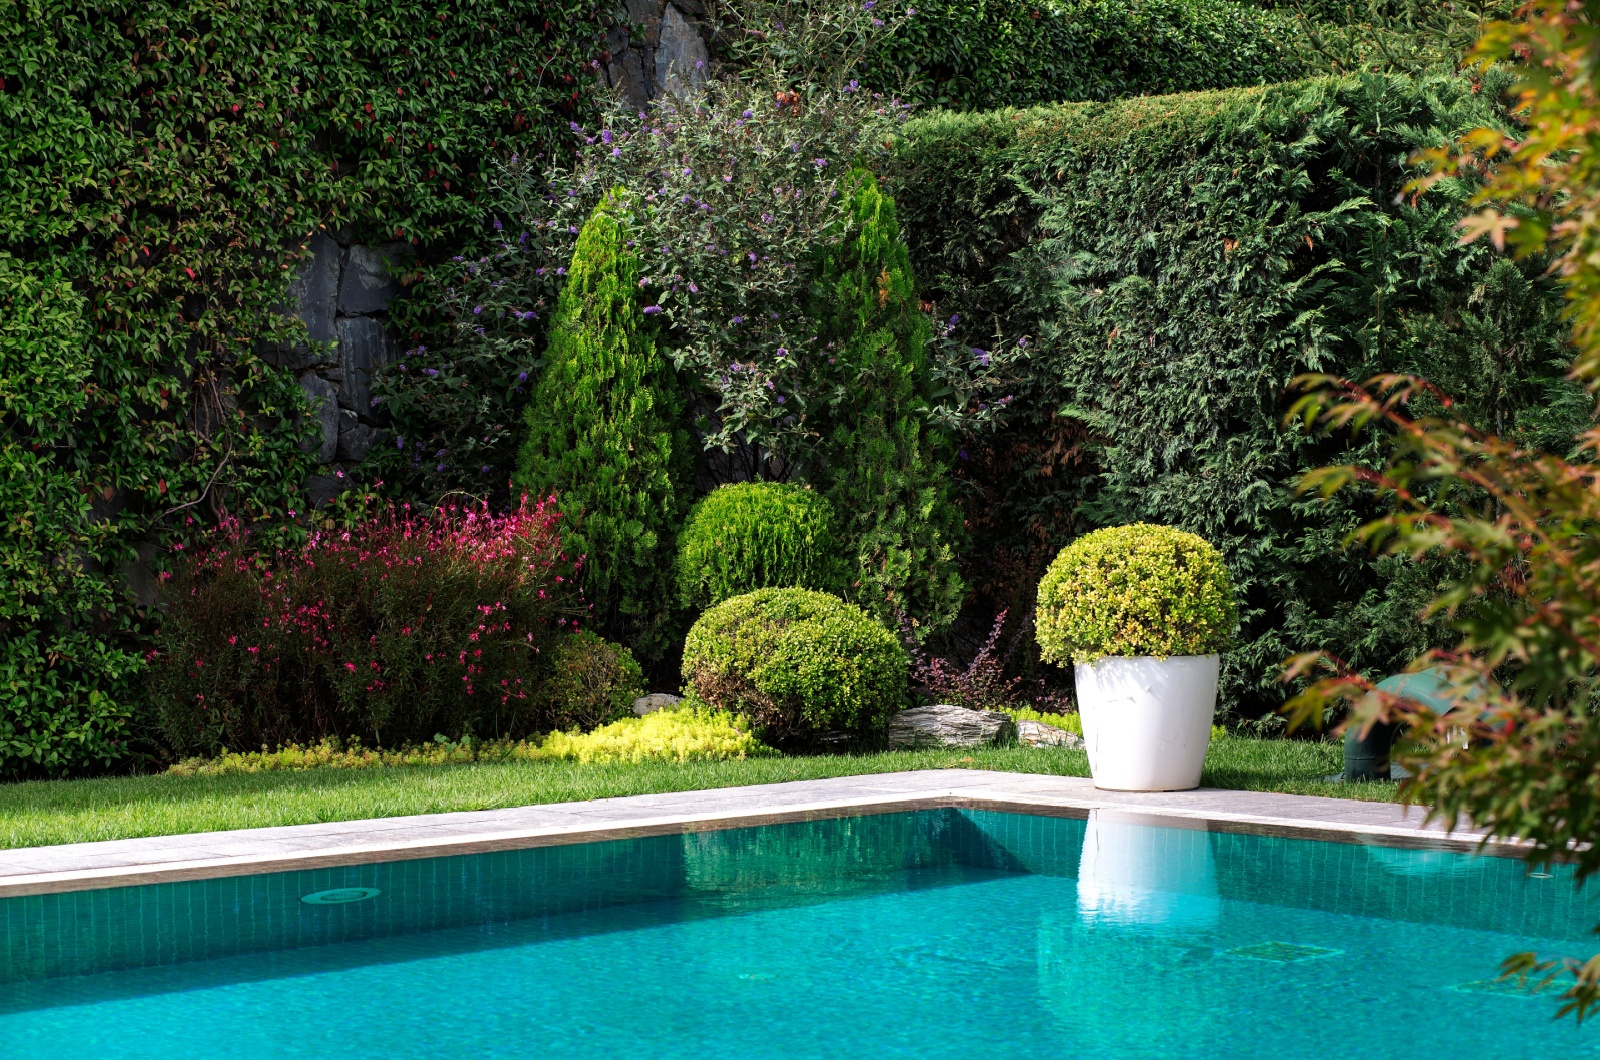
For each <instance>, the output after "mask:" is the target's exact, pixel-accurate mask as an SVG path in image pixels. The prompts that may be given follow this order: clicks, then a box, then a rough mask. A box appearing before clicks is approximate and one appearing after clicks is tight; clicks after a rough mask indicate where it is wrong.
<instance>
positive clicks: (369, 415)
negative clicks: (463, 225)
mask: <svg viewBox="0 0 1600 1060" xmlns="http://www.w3.org/2000/svg"><path fill="white" fill-rule="evenodd" d="M306 249H307V251H308V254H307V257H306V258H305V259H304V260H303V261H302V262H301V265H300V270H299V272H297V273H296V274H295V277H294V279H293V280H292V281H291V282H290V285H289V297H288V299H287V302H288V305H287V307H285V308H284V310H283V311H284V312H287V313H292V314H293V315H294V316H296V317H298V318H299V319H300V320H301V321H302V322H303V323H304V324H305V326H306V335H307V341H306V342H301V343H298V344H296V345H295V346H294V347H293V348H292V349H287V348H284V349H278V348H274V349H268V350H264V351H263V353H264V355H265V356H268V357H270V358H271V359H272V360H273V361H274V362H275V363H277V364H279V365H282V366H285V367H290V368H293V369H295V370H296V371H299V372H301V373H302V374H301V376H300V386H301V387H302V388H304V390H305V391H306V393H307V394H309V395H310V396H311V402H312V405H313V409H314V411H313V413H312V418H313V419H314V420H315V426H316V428H317V429H316V430H315V431H314V432H313V433H312V436H311V437H310V438H308V439H306V440H305V441H304V442H303V443H302V444H303V445H304V447H305V451H306V452H308V453H313V454H315V455H316V458H317V462H318V463H319V464H323V465H325V468H324V472H323V473H319V474H318V475H316V476H314V477H313V479H312V480H311V482H310V483H308V484H307V485H308V488H309V489H310V490H311V494H312V503H313V506H315V505H319V504H323V503H325V502H326V501H327V499H328V498H329V497H331V496H333V495H334V494H336V493H338V492H339V491H340V490H342V489H344V488H345V485H346V484H347V482H348V480H347V479H345V478H344V472H345V470H347V469H348V468H350V467H352V466H353V465H355V464H358V463H360V462H361V461H362V460H364V459H366V456H367V453H368V452H369V451H370V450H371V448H372V443H373V439H374V437H375V435H376V434H377V426H378V417H377V415H376V412H377V410H376V408H375V407H374V406H373V404H372V379H373V376H374V374H375V373H376V371H377V369H379V368H380V367H382V366H383V365H386V364H388V363H390V362H391V361H392V360H394V355H395V345H394V341H393V339H392V338H391V337H390V335H389V329H388V325H387V323H386V322H385V320H384V318H383V316H382V315H381V314H386V313H387V312H388V310H389V305H390V303H391V302H392V301H393V300H394V299H395V298H396V297H398V296H399V295H400V293H401V292H400V284H399V282H398V281H397V279H396V278H395V275H394V273H395V270H396V269H397V268H401V267H404V266H405V264H407V263H408V262H409V261H410V260H411V258H412V250H411V248H410V247H409V246H408V245H406V244H405V243H387V244H384V245H383V246H376V247H368V246H362V245H360V244H353V245H352V244H350V243H349V233H334V234H331V235H330V234H327V233H323V232H319V233H317V234H316V235H314V236H312V237H311V239H310V241H309V243H308V244H307V247H306ZM373 314H380V315H379V316H374V315H373ZM334 461H338V465H337V466H326V465H333V462H334Z"/></svg>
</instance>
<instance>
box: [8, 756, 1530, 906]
mask: <svg viewBox="0 0 1600 1060" xmlns="http://www.w3.org/2000/svg"><path fill="white" fill-rule="evenodd" d="M939 806H957V807H963V806H964V807H970V808H975V809H996V810H1003V811H1008V812H1016V813H1038V814H1049V815H1056V816H1078V817H1082V816H1087V815H1088V814H1090V813H1101V814H1116V815H1118V816H1119V817H1121V818H1126V817H1129V816H1132V817H1134V818H1136V819H1143V820H1148V821H1150V822H1151V823H1157V824H1163V823H1164V824H1172V825H1175V824H1178V823H1180V822H1183V823H1186V824H1188V825H1189V826H1191V827H1206V828H1211V829H1217V830H1225V831H1250V832H1256V833H1261V834H1282V835H1289V836H1300V837H1306V838H1318V839H1329V840H1334V841H1338V842H1360V843H1375V844H1381V845H1397V846H1426V847H1433V848H1451V849H1476V848H1477V847H1478V846H1479V845H1480V842H1481V838H1482V837H1481V834H1480V833H1479V832H1477V831H1476V830H1474V829H1471V828H1456V829H1451V828H1447V827H1446V826H1445V825H1444V824H1442V823H1440V822H1437V821H1435V822H1427V821H1426V820H1425V819H1424V813H1423V811H1421V810H1420V809H1416V808H1407V807H1402V806H1396V805H1393V804H1391V803H1373V802H1356V801H1354V800H1350V799H1333V798H1324V797H1319V796H1308V795H1280V794H1275V793H1271V792H1258V791H1233V790H1225V789H1220V788H1200V789H1197V790H1194V791H1173V792H1119V791H1102V790H1100V789H1098V788H1096V787H1095V786H1094V784H1093V783H1092V782H1091V781H1089V780H1087V779H1084V778H1079V777H1058V776H1047V775H1043V774H1032V773H1002V772H991V771H986V770H975V769H936V770H924V771H918V772H910V773H879V774H872V775H867V776H854V777H833V778H829V779H824V780H797V781H789V782H786V783H780V784H756V785H751V786H748V787H732V788H713V789H709V790H704V791H677V792H663V793H659V794H653V795H633V796H627V797H623V798H610V799H594V800H591V801H588V802H571V803H556V804H550V805H544V806H524V807H517V808H513V809H497V810H475V811H466V812H459V813H440V814H427V815H420V816H412V817H387V818H377V819H373V820H362V821H336V822H329V823H325V824H308V825H286V826H279V827H273V828H254V829H243V830H239V831H231V832H204V833H196V834H191V835H174V836H153V837H149V838H144V839H117V840H110V841H107V842H101V843H74V844H69V845H63V846H48V847H29V848H22V849H17V850H5V851H0V898H5V897H16V896H21V895H28V894H45V893H52V892H61V891H76V890H91V889H101V888H107V887H124V886H134V885H139V884H149V883H163V882H175V881H179V880H193V879H208V878H214V877H221V876H243V875H251V874H255V873H263V872H285V871H292V870H298V869H311V868H324V867H329V866H335V865H354V864H364V863H369V862H375V861H401V860H410V859H416V858H432V857H444V856H449V855H459V854H479V853H486V852H488V851H491V850H508V849H520V848H527V847H535V846H552V845H557V844H567V843H583V842H596V841H601V840H607V839H625V838H633V837H636V836H642V835H657V834H662V833H667V832H684V831H696V830H709V829H721V828H739V827H748V826H751V825H756V824H767V823H775V822H779V821H793V820H809V819H816V818H821V817H839V816H850V815H855V814H864V813H892V812H897V811H905V810H912V809H922V808H932V807H939ZM1487 852H1489V853H1505V854H1514V853H1518V851H1517V849H1516V845H1515V844H1495V845H1494V846H1492V847H1490V848H1488V849H1487Z"/></svg>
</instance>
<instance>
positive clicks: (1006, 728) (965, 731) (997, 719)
mask: <svg viewBox="0 0 1600 1060" xmlns="http://www.w3.org/2000/svg"><path fill="white" fill-rule="evenodd" d="M1015 731H1016V725H1015V723H1013V722H1012V720H1011V715H1009V714H1002V713H1001V712H1000V711H998V710H968V709H967V708H966V707H957V706H952V705H950V704H948V703H940V704H938V705H936V706H932V707H912V708H911V709H910V710H902V711H900V712H898V713H897V714H895V715H894V717H892V718H890V719H889V746H890V747H891V748H895V749H905V748H913V747H981V746H983V745H984V744H992V743H1001V742H1003V741H1005V740H1006V739H1008V738H1009V737H1011V736H1012V735H1013V734H1014V733H1015Z"/></svg>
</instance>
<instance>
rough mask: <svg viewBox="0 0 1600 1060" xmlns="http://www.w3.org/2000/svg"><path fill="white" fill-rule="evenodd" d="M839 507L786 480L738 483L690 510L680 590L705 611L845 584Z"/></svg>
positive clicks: (681, 544)
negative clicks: (762, 594)
mask: <svg viewBox="0 0 1600 1060" xmlns="http://www.w3.org/2000/svg"><path fill="white" fill-rule="evenodd" d="M834 526H835V523H834V516H833V505H831V504H829V503H828V502H827V500H826V499H825V498H823V497H822V496H821V495H820V494H818V493H816V492H814V491H812V490H808V489H802V488H801V487H799V486H793V485H789V484H786V483H782V482H736V483H733V484H731V485H727V486H723V487H721V488H719V489H716V490H713V491H712V492H711V493H709V494H707V495H706V496H705V497H703V498H702V499H701V500H700V501H699V502H698V503H697V504H695V506H694V507H693V508H691V509H690V510H689V516H688V518H687V519H686V520H685V521H684V524H683V529H682V530H681V531H680V532H679V534H678V595H679V597H680V599H681V600H682V602H683V606H685V607H688V608H693V609H695V610H702V609H704V608H707V607H710V606H711V605H712V604H717V603H721V602H722V601H723V600H726V599H728V598H730V597H734V596H738V595H740V594H741V593H748V592H753V591H754V590H756V589H769V588H786V587H790V586H798V587H800V588H803V589H820V590H822V591H824V592H838V591H839V590H840V589H842V588H843V587H844V562H843V553H842V551H841V549H840V548H839V543H838V540H837V538H836V536H835V533H834Z"/></svg>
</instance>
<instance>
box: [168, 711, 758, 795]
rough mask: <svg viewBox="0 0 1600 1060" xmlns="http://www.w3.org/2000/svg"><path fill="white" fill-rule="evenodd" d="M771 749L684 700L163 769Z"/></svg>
mask: <svg viewBox="0 0 1600 1060" xmlns="http://www.w3.org/2000/svg"><path fill="white" fill-rule="evenodd" d="M777 753H778V752H776V751H774V750H773V749H772V748H770V747H768V746H766V745H765V744H763V743H762V742H761V741H760V740H758V739H756V737H755V735H754V734H753V733H752V732H751V731H750V724H749V722H747V721H746V720H745V719H744V718H740V717H736V716H734V715H732V714H729V713H727V712H725V711H720V710H714V709H712V708H710V707H708V706H706V705H705V704H704V703H700V702H698V701H694V700H690V701H689V705H688V706H686V707H684V708H682V709H679V710H658V711H656V712H654V713H653V714H646V715H645V716H644V717H642V718H623V719H622V720H621V721H615V722H612V723H611V724H610V725H604V726H601V727H600V728H598V729H596V730H594V731H593V732H588V733H577V732H553V733H551V734H550V735H549V736H546V737H545V738H543V739H542V740H541V739H532V740H515V741H513V740H459V741H450V740H444V739H439V740H434V741H433V742H431V743H425V744H419V745H415V746H411V747H402V748H399V749H398V750H388V751H386V750H383V749H381V748H375V747H363V746H362V745H361V743H360V741H356V740H352V741H350V742H348V743H345V742H342V741H340V740H337V739H327V740H323V741H321V742H319V743H315V744H309V745H301V744H286V745H284V746H283V747H280V748H278V749H277V750H276V751H247V752H243V753H238V752H233V751H229V752H227V753H224V754H222V755H218V756H217V757H215V758H186V759H184V760H183V761H181V762H179V763H177V764H176V765H174V766H172V767H171V768H169V769H168V770H167V772H168V773H171V774H173V775H175V776H182V777H214V776H225V775H229V774H238V773H278V772H297V771H300V770H306V769H379V768H384V767H394V766H447V765H468V764H471V763H496V762H646V761H662V762H689V761H697V760H698V761H722V760H724V759H728V758H760V757H763V756H766V755H775V754H777Z"/></svg>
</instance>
